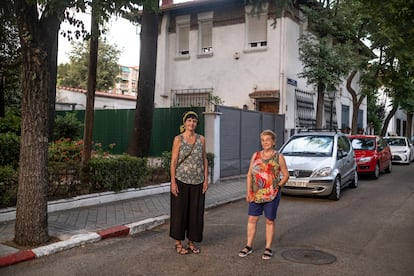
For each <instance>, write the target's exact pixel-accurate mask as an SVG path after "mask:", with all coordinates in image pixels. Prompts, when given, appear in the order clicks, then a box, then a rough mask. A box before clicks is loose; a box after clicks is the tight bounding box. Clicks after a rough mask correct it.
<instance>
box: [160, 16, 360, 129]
mask: <svg viewBox="0 0 414 276" xmlns="http://www.w3.org/2000/svg"><path fill="white" fill-rule="evenodd" d="M272 23H273V19H271V20H268V26H269V27H268V31H267V32H268V33H267V41H268V45H267V49H266V50H261V51H246V50H245V24H244V23H240V24H233V25H226V26H218V27H213V36H212V37H213V40H212V44H213V55H212V56H208V57H198V56H197V47H198V30H191V31H190V37H189V41H190V48H189V50H190V57H189V58H188V59H177V58H176V56H175V52H176V33H168V32H167V29H168V24H169V18H168V16H167V15H164V16H163V21H162V24H161V33H160V35H159V39H158V59H157V60H158V63H157V77H156V91H155V106H156V107H169V106H170V105H171V90H172V89H174V90H175V89H198V88H212V89H213V95H214V96H219V97H220V98H221V99H222V100H223V101H224V105H226V106H231V107H237V108H242V107H243V105H247V106H248V108H249V109H251V110H254V109H255V106H254V101H253V100H252V99H250V97H249V96H248V95H249V94H250V93H252V92H254V91H255V89H256V90H259V91H260V90H279V91H280V106H279V112H280V113H281V114H285V116H286V122H285V128H286V129H292V128H295V116H296V113H295V101H296V100H295V89H296V88H297V89H300V90H303V91H307V92H312V91H316V89H315V88H314V87H313V86H309V85H307V83H306V80H304V79H301V78H299V77H298V74H299V73H300V72H301V71H302V67H303V66H302V63H301V61H300V60H299V47H298V38H299V37H300V31H301V29H300V26H299V24H298V23H297V22H296V21H294V20H292V19H291V18H289V17H284V18H281V19H278V20H277V25H276V28H273V27H271V26H270V25H271V24H272ZM235 53H238V57H239V58H238V59H235ZM288 78H289V79H291V80H295V81H296V82H297V85H296V86H293V85H291V84H288V83H287V79H288ZM355 85H357V83H355ZM341 87H342V88H339V90H342V91H343V93H342V96H340V95H337V100H336V101H335V105H336V110H337V120H338V125H339V126H340V125H341V121H340V120H341V104H342V103H344V104H346V105H349V106H350V107H351V110H350V112H352V102H350V100H349V99H350V95H349V93H345V92H346V86H345V82H344V84H343V85H342V86H341ZM314 101H315V109H316V101H317V98H316V95H315V97H314ZM365 106H366V100H365V101H364V103H363V105H362V106H361V109H364V110H365V111H364V124H365V122H366V108H365ZM315 111H316V110H315ZM364 127H366V126H365V125H364Z"/></svg>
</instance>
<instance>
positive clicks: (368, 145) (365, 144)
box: [351, 138, 375, 150]
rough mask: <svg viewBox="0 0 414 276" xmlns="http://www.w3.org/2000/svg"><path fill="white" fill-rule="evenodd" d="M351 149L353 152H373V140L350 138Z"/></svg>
mask: <svg viewBox="0 0 414 276" xmlns="http://www.w3.org/2000/svg"><path fill="white" fill-rule="evenodd" d="M351 140H352V147H353V148H354V149H355V150H374V149H375V139H373V138H352V139H351Z"/></svg>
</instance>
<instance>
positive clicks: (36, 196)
mask: <svg viewBox="0 0 414 276" xmlns="http://www.w3.org/2000/svg"><path fill="white" fill-rule="evenodd" d="M59 3H61V2H60V1H56V2H55V3H54V4H55V6H54V9H51V6H50V5H48V4H45V5H41V3H38V2H37V1H30V2H29V1H25V0H15V12H16V20H17V25H18V28H19V38H20V44H21V47H22V56H23V92H22V95H23V96H22V127H21V129H22V130H21V144H20V162H19V185H18V193H17V204H16V223H15V242H16V243H18V244H21V245H38V244H41V243H44V242H46V241H47V240H48V239H49V236H48V229H47V225H48V222H47V200H46V194H47V186H48V185H47V181H48V170H47V167H48V166H47V163H48V162H47V160H48V155H47V149H48V136H49V107H50V105H51V104H50V94H49V92H50V91H51V90H50V84H51V83H53V81H52V80H51V79H52V78H53V77H55V76H53V75H52V74H53V68H51V63H52V62H53V61H54V60H55V57H56V54H57V37H58V31H59V26H60V22H61V21H60V18H63V16H64V14H63V12H64V6H62V5H61V4H59ZM65 4H66V3H65ZM53 51H55V53H53ZM53 104H54V103H53Z"/></svg>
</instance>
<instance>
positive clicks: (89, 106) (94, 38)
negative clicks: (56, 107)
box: [81, 6, 99, 190]
mask: <svg viewBox="0 0 414 276" xmlns="http://www.w3.org/2000/svg"><path fill="white" fill-rule="evenodd" d="M97 16H98V11H97V10H96V8H94V7H93V6H92V15H91V41H90V45H89V47H90V48H89V64H88V87H87V94H86V110H85V129H84V134H83V142H84V145H83V155H82V178H81V182H82V189H83V190H85V189H87V187H89V171H88V162H89V160H90V159H91V155H92V143H93V141H92V139H93V120H94V110H95V89H96V71H97V67H98V43H99V25H98V21H97Z"/></svg>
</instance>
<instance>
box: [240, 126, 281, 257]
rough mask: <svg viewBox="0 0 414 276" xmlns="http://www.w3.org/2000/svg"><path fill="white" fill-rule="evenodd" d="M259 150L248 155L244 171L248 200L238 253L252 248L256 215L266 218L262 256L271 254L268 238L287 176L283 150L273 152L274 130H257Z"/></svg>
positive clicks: (272, 233) (273, 228)
mask: <svg viewBox="0 0 414 276" xmlns="http://www.w3.org/2000/svg"><path fill="white" fill-rule="evenodd" d="M260 142H261V145H262V150H261V151H258V152H255V153H254V154H253V156H252V158H251V161H250V166H249V172H248V174H247V187H246V201H247V202H248V203H249V210H248V215H249V217H248V222H247V243H246V246H245V247H244V248H243V249H242V250H240V252H239V256H240V257H246V256H247V255H249V254H250V253H252V252H253V249H252V245H253V240H254V236H255V233H256V226H257V222H258V220H259V217H260V216H261V215H262V214H263V213H264V215H265V218H266V247H265V250H264V253H263V255H262V259H263V260H268V259H270V258H271V257H272V256H273V253H272V249H271V247H272V242H273V238H274V235H275V219H276V214H277V208H278V206H279V202H280V196H281V189H282V187H283V185H285V183H286V182H287V181H288V179H289V172H288V169H287V167H286V162H285V158H284V157H283V154H281V153H279V152H277V151H276V150H275V149H274V147H275V145H276V134H275V133H274V132H273V131H271V130H265V131H263V132H262V133H261V134H260Z"/></svg>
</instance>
